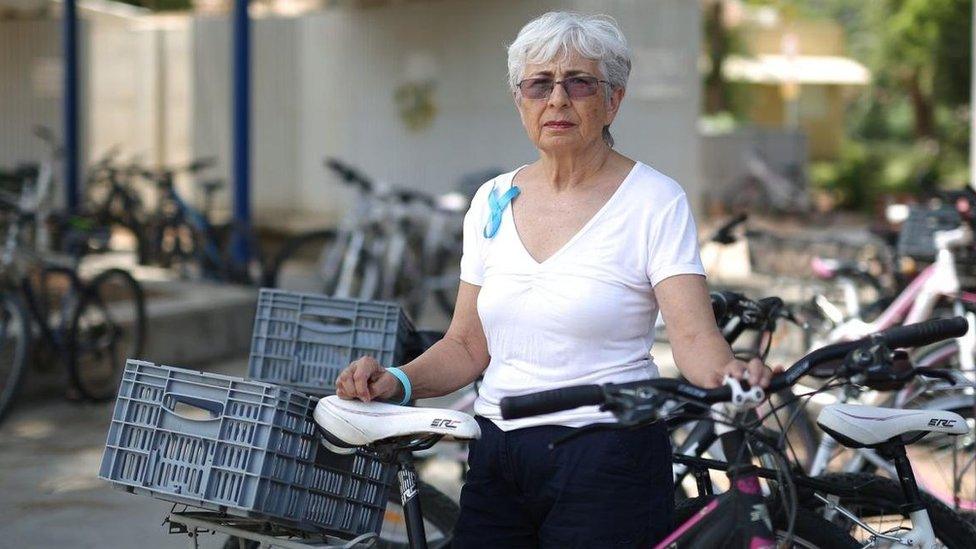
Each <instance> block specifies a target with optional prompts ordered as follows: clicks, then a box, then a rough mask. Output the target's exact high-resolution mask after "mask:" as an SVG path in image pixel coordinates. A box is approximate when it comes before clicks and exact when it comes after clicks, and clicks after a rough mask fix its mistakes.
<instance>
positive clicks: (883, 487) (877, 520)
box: [817, 473, 976, 549]
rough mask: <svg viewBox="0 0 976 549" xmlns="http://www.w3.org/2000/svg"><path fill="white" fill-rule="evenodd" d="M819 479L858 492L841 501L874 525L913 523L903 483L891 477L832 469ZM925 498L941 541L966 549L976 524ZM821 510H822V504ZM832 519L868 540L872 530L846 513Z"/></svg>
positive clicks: (889, 526)
mask: <svg viewBox="0 0 976 549" xmlns="http://www.w3.org/2000/svg"><path fill="white" fill-rule="evenodd" d="M817 478H818V479H819V480H823V481H826V482H829V483H830V484H833V485H836V486H837V487H838V489H839V490H838V491H840V492H844V493H845V494H849V493H851V492H853V493H854V494H855V495H853V496H851V495H844V496H840V497H839V504H840V505H842V506H843V507H844V508H845V509H847V510H848V511H851V512H852V513H854V514H855V515H856V516H857V517H859V518H860V519H861V520H862V521H864V522H865V523H866V524H868V525H869V526H871V527H872V528H874V529H876V530H878V531H881V532H885V531H889V530H894V529H899V528H906V527H911V522H910V521H909V519H906V518H905V516H904V515H902V511H901V507H902V506H903V505H904V503H905V496H904V493H903V492H902V489H901V485H900V484H899V483H898V482H896V481H893V480H891V479H888V478H884V477H879V476H875V475H871V474H866V473H828V474H825V475H821V476H819V477H817ZM920 494H921V496H922V501H923V502H924V503H925V505H926V506H927V507H928V510H929V518H930V519H931V521H932V529H933V530H935V535H936V537H937V538H938V540H939V542H940V543H942V544H943V545H944V546H945V547H947V548H949V549H957V548H958V549H963V548H967V547H972V546H973V540H974V539H976V528H974V527H973V525H972V524H971V523H970V522H969V521H967V520H966V518H965V517H964V516H963V515H962V514H960V513H957V512H955V511H953V510H952V509H950V508H949V506H947V505H946V504H944V503H942V502H941V501H939V500H937V499H936V498H934V497H932V496H931V495H930V494H927V493H925V492H920ZM817 510H819V511H822V510H823V508H822V506H821V507H820V508H818V509H817ZM832 522H833V523H834V524H836V525H838V526H840V527H842V528H844V529H846V530H848V531H850V532H851V534H852V535H853V536H854V537H855V538H856V539H858V540H860V541H862V543H867V542H868V540H869V534H868V532H866V531H865V530H864V529H863V528H861V527H859V526H858V525H857V524H855V523H853V522H852V521H851V520H850V519H847V518H846V517H843V516H840V515H837V516H836V517H834V518H833V519H832Z"/></svg>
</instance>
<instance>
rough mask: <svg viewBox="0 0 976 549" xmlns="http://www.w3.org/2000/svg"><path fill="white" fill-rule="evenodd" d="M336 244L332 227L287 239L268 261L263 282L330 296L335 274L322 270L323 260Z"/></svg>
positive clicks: (272, 285)
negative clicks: (269, 262) (268, 264)
mask: <svg viewBox="0 0 976 549" xmlns="http://www.w3.org/2000/svg"><path fill="white" fill-rule="evenodd" d="M335 245H336V232H335V231H333V230H322V231H313V232H310V233H305V234H301V235H298V236H296V237H294V238H291V239H289V240H288V241H287V242H285V244H284V246H282V248H281V250H279V251H278V253H277V255H275V256H274V259H273V260H272V261H271V264H270V266H269V268H268V269H267V272H266V276H265V280H264V285H265V286H268V287H271V288H282V289H286V290H294V291H309V292H315V293H323V294H326V295H331V294H332V292H334V291H335V284H336V279H337V274H338V273H336V272H325V270H327V269H329V267H327V265H326V263H327V261H326V259H327V258H329V256H330V250H334V247H335ZM337 266H338V265H337Z"/></svg>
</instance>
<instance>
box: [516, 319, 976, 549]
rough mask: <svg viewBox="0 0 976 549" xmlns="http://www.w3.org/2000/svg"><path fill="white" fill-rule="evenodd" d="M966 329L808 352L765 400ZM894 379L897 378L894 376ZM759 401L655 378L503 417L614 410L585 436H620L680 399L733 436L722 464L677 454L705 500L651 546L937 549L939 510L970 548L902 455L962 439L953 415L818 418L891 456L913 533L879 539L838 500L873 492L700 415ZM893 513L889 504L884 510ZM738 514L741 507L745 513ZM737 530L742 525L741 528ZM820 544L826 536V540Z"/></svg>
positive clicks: (661, 415)
mask: <svg viewBox="0 0 976 549" xmlns="http://www.w3.org/2000/svg"><path fill="white" fill-rule="evenodd" d="M968 328H969V326H968V323H967V322H966V321H965V320H964V319H960V318H955V319H949V320H936V321H929V322H925V323H921V324H914V325H908V326H902V327H896V328H892V329H890V330H888V331H886V332H881V333H878V334H875V335H872V336H869V337H866V338H862V339H859V340H856V341H852V342H844V343H836V344H833V345H829V346H826V347H823V348H820V349H818V350H815V351H813V352H811V353H809V354H808V355H807V356H805V357H804V358H803V359H801V360H800V361H798V362H796V363H795V364H794V365H793V366H791V367H790V368H789V369H788V370H787V371H786V372H784V373H782V374H778V375H776V376H774V378H773V380H772V381H771V383H770V385H769V388H768V392H769V393H774V392H777V391H780V390H782V389H785V388H787V387H789V386H791V385H793V384H795V382H796V381H797V380H798V379H799V378H800V377H802V376H804V375H806V374H807V373H808V372H810V371H811V370H812V369H813V368H815V367H818V366H822V365H825V364H828V363H831V362H834V361H837V360H841V359H845V358H846V357H854V360H853V361H852V364H855V365H859V366H863V367H864V368H867V369H868V370H869V369H870V367H871V366H876V365H877V364H876V363H875V362H873V361H865V360H863V359H862V357H863V356H865V354H866V356H868V357H869V358H872V359H873V358H875V357H878V356H880V357H882V359H886V360H889V362H890V356H891V352H890V348H895V347H913V346H920V345H925V344H929V343H933V342H937V341H940V340H943V339H946V338H949V337H958V336H959V335H961V334H962V333H965V331H966V330H967V329H968ZM916 373H918V371H917V370H915V369H912V370H911V372H910V374H911V375H915V374H916ZM899 375H904V374H903V373H899ZM764 398H765V393H764V392H763V391H761V390H759V389H758V388H749V389H746V388H744V387H743V386H741V385H740V384H738V383H734V382H733V383H729V384H728V385H727V386H724V387H720V388H717V389H702V388H700V387H696V386H694V385H691V384H688V383H684V382H681V381H678V380H673V379H661V378H658V379H651V380H646V381H636V382H630V383H622V384H605V385H602V386H601V385H584V386H575V387H565V388H561V389H555V390H550V391H543V392H541V393H534V394H528V395H522V396H515V397H506V398H505V399H503V400H502V416H503V417H504V418H506V419H515V418H519V417H528V416H532V415H541V414H546V413H552V412H556V411H560V410H567V409H573V408H577V407H580V406H588V405H599V406H601V407H602V409H603V410H606V411H610V412H612V413H613V414H614V416H615V417H616V419H617V421H616V424H615V425H614V424H610V425H609V426H600V425H596V426H592V427H591V428H592V429H602V428H614V427H617V428H626V427H635V426H640V425H645V424H648V423H651V422H655V421H666V420H667V419H668V415H667V414H669V413H670V414H673V413H674V412H673V410H674V408H673V407H670V408H669V407H665V406H663V403H664V402H666V401H677V402H680V403H683V404H684V405H683V409H682V413H683V414H684V415H685V416H686V417H689V418H691V417H696V416H700V415H701V414H702V413H703V412H704V413H705V414H707V415H708V417H710V418H712V419H713V420H714V421H716V423H719V424H723V425H725V426H726V427H727V429H726V430H730V432H728V433H726V434H725V436H724V438H723V446H724V447H725V448H726V455H727V456H729V458H730V459H729V462H728V463H723V462H719V461H715V460H702V459H701V458H694V457H688V456H680V457H679V456H676V458H675V459H676V460H681V462H682V463H684V464H687V465H689V466H693V467H695V468H696V473H695V476H696V479H697V480H698V481H699V482H698V486H699V489H700V491H701V493H702V497H700V498H696V499H695V500H690V501H689V502H687V503H685V504H683V505H681V506H679V508H678V510H677V512H676V515H677V518H678V520H679V521H681V526H679V527H678V528H677V529H676V530H675V532H674V533H673V534H672V535H671V536H669V537H668V538H666V539H665V540H664V541H662V542H661V543H660V544H658V546H657V547H680V546H685V545H688V546H717V545H720V546H729V544H730V543H735V544H736V545H740V546H744V547H745V546H749V547H756V546H765V547H772V546H773V541H772V540H773V532H772V531H771V530H773V529H774V528H775V529H776V530H777V531H776V532H775V534H776V537H777V539H779V540H781V541H783V540H791V539H792V540H795V542H796V543H797V544H798V545H800V546H804V547H813V546H827V547H840V546H850V547H858V546H861V547H874V546H877V543H878V542H881V541H884V542H889V543H891V544H893V545H891V547H909V546H913V547H923V548H928V547H935V542H936V536H937V534H939V535H943V536H945V535H946V534H947V533H946V532H945V531H943V532H941V533H938V532H936V531H934V530H933V522H932V518H933V517H932V514H931V513H930V509H933V508H934V509H936V511H935V514H936V515H937V516H940V517H941V515H942V514H943V513H945V512H948V513H949V516H950V517H952V518H953V519H954V520H953V521H952V523H953V525H954V526H956V527H957V528H958V530H957V531H955V533H957V534H958V533H960V532H961V533H962V534H964V535H963V536H962V537H961V538H956V537H954V538H953V539H952V544H951V545H950V547H965V546H967V545H957V544H958V543H963V544H968V543H970V542H971V540H972V536H974V535H976V530H973V528H972V526H970V525H969V524H968V523H966V522H965V520H963V519H962V518H961V517H959V516H958V515H955V514H953V513H952V511H951V510H948V509H947V508H945V507H944V506H942V507H941V508H939V507H938V504H937V502H934V500H933V499H931V498H925V497H923V496H921V495H920V493H919V491H918V487H917V484H916V483H915V479H914V476H913V475H912V471H911V466H910V462H909V461H908V458H907V455H906V453H905V446H906V445H908V444H910V443H911V442H912V441H914V440H917V439H918V438H920V437H917V436H912V437H906V438H903V436H904V435H906V434H908V433H916V432H918V433H920V434H921V435H922V436H924V435H925V434H927V433H928V432H939V433H947V434H957V435H958V434H964V433H965V432H966V431H967V429H966V428H965V426H960V423H963V422H962V421H961V420H962V418H961V417H959V416H958V415H956V414H953V413H951V412H942V413H939V414H933V413H926V414H924V415H923V414H920V413H918V412H912V411H907V412H906V411H899V410H886V409H881V408H874V407H869V406H857V407H850V406H848V407H845V406H841V405H835V406H828V407H826V408H825V411H824V412H822V413H821V416H820V418H819V420H818V422H819V424H820V425H821V427H822V428H825V429H828V430H829V431H830V432H832V433H833V434H834V436H835V437H836V438H837V439H838V440H842V441H843V442H844V443H845V444H846V445H850V446H873V447H877V448H879V449H881V450H882V451H885V452H889V453H890V455H891V457H892V460H893V461H894V463H895V466H896V467H897V468H898V471H899V484H900V485H901V486H900V488H901V489H902V490H903V494H904V499H905V501H906V503H907V505H908V506H909V507H906V508H905V509H904V510H905V511H906V512H909V513H910V517H911V520H912V524H913V528H911V529H910V530H909V531H907V532H904V531H902V530H898V531H890V532H889V531H884V532H882V531H878V530H876V529H873V528H871V527H870V526H869V525H867V524H866V523H865V522H864V521H863V520H862V519H861V517H859V516H858V515H857V514H856V513H854V512H851V511H850V510H848V509H846V507H845V505H844V499H843V498H845V497H847V498H849V499H848V501H851V500H850V498H857V497H858V495H857V493H858V491H859V490H860V491H861V493H862V496H861V499H860V500H859V501H871V499H870V498H867V497H863V493H864V490H865V489H866V488H865V486H871V485H869V484H864V483H862V484H861V485H858V486H851V485H849V484H848V485H845V484H844V483H843V482H840V481H839V480H837V479H834V480H833V482H831V479H824V478H820V479H817V478H810V477H806V476H805V475H802V474H799V473H797V472H796V471H795V470H791V469H790V468H789V467H788V466H787V465H786V462H787V460H786V458H785V456H782V455H781V454H780V453H779V451H778V450H777V448H776V445H775V444H774V443H771V442H769V441H768V440H766V439H765V438H764V437H763V436H762V434H761V433H759V432H757V431H756V429H755V427H756V425H755V423H754V422H752V421H749V420H748V418H747V417H746V416H747V414H736V415H734V416H731V417H730V416H729V415H727V414H722V415H718V416H716V415H715V414H714V411H710V410H709V408H708V407H707V406H708V405H711V404H715V403H720V402H729V401H733V402H735V403H736V404H737V406H736V410H737V411H738V412H741V411H743V410H749V409H754V408H755V406H756V405H757V404H758V403H759V402H761V401H762V400H763V399H764ZM852 409H853V411H854V412H853V413H852V412H851V410H852ZM710 412H711V413H710ZM885 418H894V419H895V421H891V422H887V423H881V424H880V425H881V427H878V425H879V423H877V422H878V421H886V419H885ZM581 431H583V430H581ZM579 434H583V433H582V432H580V433H574V435H576V436H578V435H579ZM750 435H751V438H750ZM753 448H757V449H762V450H764V452H765V454H766V455H768V456H775V457H777V458H778V460H777V463H778V464H779V468H778V469H769V468H763V467H757V466H755V465H753V463H752V457H753V456H755V455H756V453H755V450H754V449H753ZM709 468H714V469H719V470H724V471H727V473H728V475H729V477H730V488H729V490H728V491H727V492H724V493H722V494H720V495H718V496H714V495H712V494H711V483H710V482H708V481H707V480H706V478H707V477H706V476H705V475H703V474H702V471H704V470H706V469H709ZM759 478H765V479H768V480H772V481H775V482H772V483H770V484H771V488H770V490H771V494H775V495H773V496H770V497H764V496H763V494H762V491H761V486H760V484H759V482H758V479H759ZM876 482H877V483H878V485H886V482H890V481H887V480H886V479H877V480H876ZM887 486H890V484H887ZM797 487H802V488H803V489H804V490H806V493H799V492H798V491H797ZM882 493H883V494H884V495H885V496H890V495H891V494H890V491H882ZM824 494H826V495H824ZM877 494H878V491H875V492H873V493H872V494H871V495H872V497H876V496H877ZM800 496H804V499H806V500H807V501H806V502H801V499H800ZM811 496H812V498H813V501H819V502H820V503H819V507H817V506H816V505H811V504H810V503H809V499H810V497H811ZM771 504H772V507H771ZM777 504H778V505H786V506H787V507H788V509H787V511H786V512H785V513H776V514H773V515H772V520H771V521H770V520H768V519H767V520H765V521H764V520H763V519H764V518H766V517H770V513H769V509H770V508H773V509H777V508H779V507H776V506H775V505H777ZM891 506H892V505H889V506H888V508H890V507H891ZM743 509H746V512H745V513H743ZM814 511H821V512H824V514H825V515H826V517H825V518H822V517H821V516H818V515H817V514H816V513H815V512H814ZM838 515H840V516H841V517H842V518H843V519H844V520H845V521H849V522H841V524H843V525H844V526H849V525H851V524H854V525H856V526H857V527H858V528H860V529H863V530H864V531H866V532H867V541H866V542H863V543H861V542H855V541H854V540H853V538H851V537H850V536H849V534H848V533H847V532H846V531H845V530H844V529H841V528H840V526H838V524H836V523H833V522H828V521H827V518H833V517H836V516H838ZM763 522H765V524H763ZM742 524H745V525H748V526H747V527H746V528H741V525H742ZM735 525H740V528H735ZM730 530H731V532H730ZM730 533H731V534H732V536H731V538H730V536H729V534H730ZM794 534H795V535H794ZM824 536H829V539H828V538H826V537H824Z"/></svg>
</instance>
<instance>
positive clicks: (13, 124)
mask: <svg viewBox="0 0 976 549" xmlns="http://www.w3.org/2000/svg"><path fill="white" fill-rule="evenodd" d="M110 8H112V11H99V10H94V9H82V10H80V17H81V21H80V32H79V40H78V41H79V48H80V67H79V74H80V76H81V96H80V106H81V108H80V115H81V136H80V142H81V147H82V151H81V159H82V162H83V164H87V163H90V162H92V161H93V160H95V159H97V158H99V157H101V156H102V155H103V154H104V153H105V152H106V151H108V150H109V149H111V148H113V147H118V148H119V150H120V151H121V152H122V158H123V159H128V158H133V157H138V158H139V159H140V160H141V161H143V162H146V163H149V164H166V163H171V162H176V161H182V160H184V159H186V158H188V157H190V156H191V154H190V136H191V135H192V131H191V128H190V112H191V108H192V102H191V101H190V100H189V93H190V75H191V73H190V56H191V52H190V46H191V42H190V39H189V38H190V34H189V30H188V28H189V19H188V18H186V17H175V18H173V17H166V16H163V17H150V16H146V15H145V13H144V10H137V9H135V8H131V7H129V6H110ZM62 71H63V67H62V61H61V21H60V20H57V19H37V20H13V21H0V166H7V167H9V166H13V165H16V164H18V163H22V162H40V161H44V160H46V159H48V157H49V151H48V150H47V148H46V147H45V145H44V144H43V142H41V141H40V140H38V139H36V138H34V137H33V134H32V128H33V127H34V126H35V125H36V124H43V125H46V126H49V127H51V128H52V129H53V130H54V133H55V135H56V136H58V138H59V139H60V136H61V130H62V128H61V108H62V104H61V98H62V84H63V83H62ZM164 75H165V76H164ZM59 169H60V168H59ZM58 178H59V180H60V178H61V175H60V172H58ZM56 192H57V191H56ZM58 198H59V199H60V195H58Z"/></svg>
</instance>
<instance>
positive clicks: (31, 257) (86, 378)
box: [0, 185, 146, 417]
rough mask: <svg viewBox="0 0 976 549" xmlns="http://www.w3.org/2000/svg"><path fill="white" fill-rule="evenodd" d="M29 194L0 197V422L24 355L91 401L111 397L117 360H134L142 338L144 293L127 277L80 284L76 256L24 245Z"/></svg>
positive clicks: (31, 203)
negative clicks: (1, 225) (60, 372)
mask: <svg viewBox="0 0 976 549" xmlns="http://www.w3.org/2000/svg"><path fill="white" fill-rule="evenodd" d="M37 192H38V191H36V190H35V189H34V188H33V187H32V186H31V185H27V186H25V187H24V189H23V191H22V193H21V195H20V197H19V198H18V200H16V201H13V200H11V198H10V197H9V196H8V195H7V194H6V193H0V208H2V209H3V210H5V211H6V212H8V213H9V214H10V215H12V216H13V219H12V220H11V221H10V224H9V226H8V227H7V232H6V235H5V240H4V244H3V248H2V251H0V357H2V359H3V360H0V417H2V416H3V415H4V414H5V413H6V412H7V411H9V409H10V407H11V405H12V403H13V400H14V398H15V397H16V394H17V390H18V388H19V386H20V384H21V383H22V381H23V378H24V374H25V373H26V370H27V367H28V364H29V363H30V362H31V358H30V357H31V354H32V352H31V351H32V350H33V354H34V356H35V358H36V359H37V360H36V362H38V363H40V364H50V363H55V362H61V363H62V364H63V365H64V366H65V367H66V369H67V371H68V379H69V382H70V384H71V385H70V386H71V388H72V389H73V390H74V391H76V392H77V394H78V396H80V397H81V398H84V399H88V400H93V401H98V400H105V399H108V398H111V397H112V396H113V395H114V391H115V388H116V386H117V381H118V377H119V375H120V374H121V372H122V367H123V365H124V361H125V358H126V357H127V356H138V355H139V354H140V353H141V352H142V347H143V344H144V341H145V333H146V312H145V296H144V294H143V290H142V287H141V286H140V285H139V283H138V282H137V281H136V280H135V279H134V278H133V277H132V275H131V274H129V273H128V272H127V271H124V270H121V269H108V270H105V271H102V272H101V273H99V274H97V275H96V276H95V277H94V278H93V279H92V280H91V281H87V282H86V281H83V280H82V278H81V277H80V276H79V274H78V271H77V263H78V261H79V259H80V256H75V257H65V256H63V255H55V254H42V253H41V252H38V251H35V250H34V249H32V248H31V246H30V244H29V242H27V237H28V236H30V229H31V228H32V227H33V224H34V223H36V220H37V214H36V208H37V205H38V204H39V203H40V199H39V198H38V197H37V194H36V193H37ZM35 337H36V338H37V339H38V341H36V342H35V341H34V340H35Z"/></svg>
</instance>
